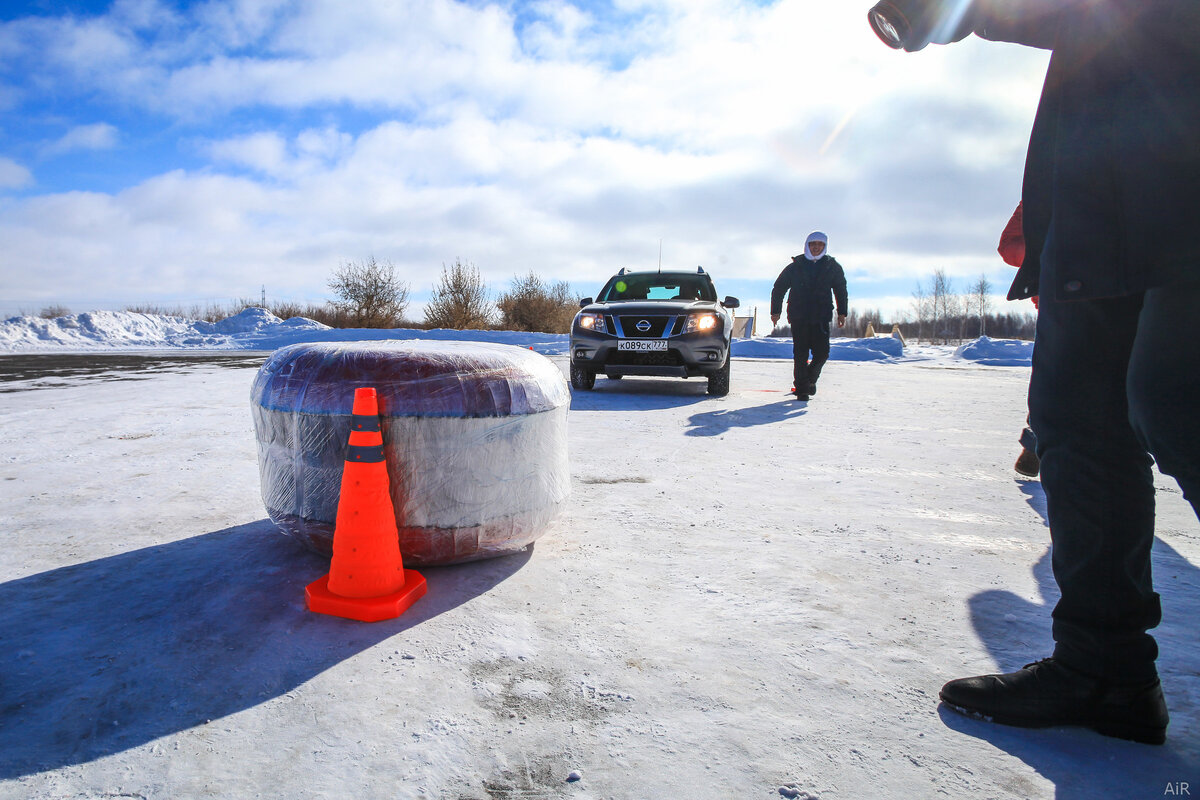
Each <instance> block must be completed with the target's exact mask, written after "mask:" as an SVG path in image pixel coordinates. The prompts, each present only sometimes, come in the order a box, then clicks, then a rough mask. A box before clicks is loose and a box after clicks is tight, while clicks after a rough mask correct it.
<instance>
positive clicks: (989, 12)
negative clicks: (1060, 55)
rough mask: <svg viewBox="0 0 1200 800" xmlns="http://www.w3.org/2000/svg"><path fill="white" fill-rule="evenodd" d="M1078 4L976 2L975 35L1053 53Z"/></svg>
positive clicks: (1055, 0)
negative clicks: (1060, 29) (1065, 22)
mask: <svg viewBox="0 0 1200 800" xmlns="http://www.w3.org/2000/svg"><path fill="white" fill-rule="evenodd" d="M1083 2H1087V0H1083ZM1079 5H1081V0H975V4H974V10H975V12H976V14H977V19H978V21H977V22H976V24H975V35H976V36H979V37H981V38H984V39H988V40H990V41H993V42H1012V43H1013V44H1023V45H1026V46H1027V47H1037V48H1040V49H1042V50H1051V49H1053V47H1054V41H1055V37H1056V36H1057V34H1058V27H1059V25H1060V24H1061V22H1062V19H1063V15H1064V14H1070V13H1073V11H1072V7H1073V6H1079Z"/></svg>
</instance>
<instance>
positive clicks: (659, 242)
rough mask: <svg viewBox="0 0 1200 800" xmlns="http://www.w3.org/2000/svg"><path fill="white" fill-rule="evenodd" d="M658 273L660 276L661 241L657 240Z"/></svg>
mask: <svg viewBox="0 0 1200 800" xmlns="http://www.w3.org/2000/svg"><path fill="white" fill-rule="evenodd" d="M658 271H659V274H662V239H659V240H658Z"/></svg>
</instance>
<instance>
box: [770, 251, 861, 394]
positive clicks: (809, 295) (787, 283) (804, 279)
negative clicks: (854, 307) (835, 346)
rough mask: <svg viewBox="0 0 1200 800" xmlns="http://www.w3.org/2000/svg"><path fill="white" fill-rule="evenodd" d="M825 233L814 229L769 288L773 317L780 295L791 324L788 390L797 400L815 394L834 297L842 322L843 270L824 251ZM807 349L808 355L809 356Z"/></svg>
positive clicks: (779, 308) (774, 318) (780, 304)
mask: <svg viewBox="0 0 1200 800" xmlns="http://www.w3.org/2000/svg"><path fill="white" fill-rule="evenodd" d="M828 247H829V237H827V236H826V235H825V234H824V233H821V232H820V231H813V232H812V233H810V234H809V235H808V239H807V240H805V242H804V252H803V253H802V254H801V255H798V256H795V257H794V258H793V259H792V263H790V264H788V265H787V266H786V267H784V268H783V272H781V273H779V277H778V278H776V279H775V287H774V288H773V289H772V290H771V322H772V323H777V322H779V316H780V312H782V311H783V296H784V295H787V298H788V303H787V319H788V324H789V325H790V326H791V328H792V378H793V384H792V392H793V393H794V394H795V395H796V397H797V398H798V399H800V400H807V399H808V398H809V397H810V396H811V395H813V394H816V391H817V379H818V378H820V377H821V368H822V367H824V366H825V362H826V361H828V360H829V330H830V321H831V320H832V318H833V311H834V302H835V301H836V302H837V326H838V327H839V328H841V327H843V326H844V325H845V324H846V305H847V300H846V273H845V272H843V271H842V265H841V264H839V263H838V262H837V259H836V258H834V257H833V256H831V255H829V253H828V252H827V250H828ZM810 354H811V356H812V359H811V360H809V355H810Z"/></svg>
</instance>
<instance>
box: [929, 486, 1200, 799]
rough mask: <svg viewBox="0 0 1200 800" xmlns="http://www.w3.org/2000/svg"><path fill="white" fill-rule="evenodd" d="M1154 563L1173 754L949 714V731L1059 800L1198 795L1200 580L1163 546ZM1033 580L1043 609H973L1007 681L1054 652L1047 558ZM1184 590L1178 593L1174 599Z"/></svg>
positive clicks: (1032, 495)
mask: <svg viewBox="0 0 1200 800" xmlns="http://www.w3.org/2000/svg"><path fill="white" fill-rule="evenodd" d="M1020 483H1021V484H1022V491H1024V492H1026V494H1027V495H1028V496H1029V503H1030V505H1031V506H1032V507H1033V508H1035V509H1037V510H1039V511H1040V513H1042V514H1043V517H1044V514H1045V497H1044V495H1042V493H1041V486H1040V484H1038V483H1037V482H1036V481H1021V482H1020ZM1035 486H1036V488H1035ZM1153 559H1154V562H1153V564H1154V573H1155V575H1156V581H1155V582H1156V584H1157V587H1158V589H1159V592H1160V593H1161V594H1162V602H1163V623H1162V624H1161V625H1160V626H1159V627H1158V629H1157V630H1156V631H1155V638H1157V639H1158V640H1159V643H1160V645H1161V647H1162V654H1161V656H1160V658H1159V662H1158V667H1159V672H1160V674H1161V675H1162V679H1163V690H1164V692H1165V693H1166V696H1167V706H1168V709H1169V710H1170V711H1171V726H1170V728H1168V730H1167V743H1166V745H1164V746H1162V747H1155V746H1151V745H1141V744H1136V743H1133V742H1125V741H1122V740H1119V739H1112V738H1108V737H1104V736H1101V735H1100V734H1098V733H1093V732H1092V731H1088V730H1084V729H1082V728H1049V729H1043V730H1027V729H1022V728H1013V727H1008V726H1004V725H994V724H991V723H988V722H982V721H979V720H975V719H971V718H969V717H965V716H963V715H961V714H958V713H956V712H954V711H951V710H950V709H948V708H946V707H945V706H941V707H940V708H939V714H940V715H941V718H942V721H943V722H944V723H945V725H946V726H947V727H948V728H951V729H952V730H955V731H958V732H960V733H963V734H965V735H968V736H973V737H975V738H978V739H981V740H983V741H986V742H988V743H990V744H991V745H993V746H995V747H997V748H999V749H1001V750H1003V751H1005V752H1007V753H1010V754H1012V755H1014V756H1016V757H1017V758H1020V759H1021V760H1022V761H1024V762H1025V763H1026V764H1028V765H1029V766H1031V767H1032V768H1034V769H1035V770H1037V771H1038V772H1039V773H1040V774H1041V775H1042V776H1043V777H1045V778H1046V779H1047V780H1049V781H1051V782H1052V783H1053V784H1054V786H1055V797H1056V798H1057V800H1092V799H1093V798H1096V797H1162V796H1170V795H1171V794H1176V795H1178V794H1179V792H1180V789H1181V784H1190V787H1192V788H1195V789H1200V742H1198V740H1200V703H1198V702H1197V700H1200V697H1198V696H1197V690H1198V689H1200V687H1198V686H1197V675H1198V674H1200V673H1198V672H1197V666H1196V665H1197V664H1200V637H1197V635H1196V631H1195V626H1194V621H1195V620H1196V619H1197V618H1200V601H1197V600H1196V598H1197V597H1198V596H1200V595H1198V594H1197V592H1196V589H1195V586H1196V584H1197V583H1200V570H1197V568H1196V567H1195V566H1194V565H1192V564H1191V563H1190V562H1188V560H1187V559H1186V558H1184V557H1183V556H1181V555H1180V554H1179V553H1178V552H1176V551H1175V550H1174V549H1173V548H1172V547H1170V546H1169V545H1167V544H1166V543H1164V542H1163V541H1162V540H1161V539H1156V540H1155V543H1154V555H1153ZM1033 575H1034V578H1035V579H1036V581H1037V585H1038V590H1039V594H1040V602H1037V601H1033V602H1031V601H1029V600H1027V599H1025V598H1024V597H1021V596H1019V595H1017V594H1014V593H1013V592H1009V591H1003V590H989V591H985V592H980V593H979V594H976V595H975V596H973V597H972V598H971V599H970V611H971V622H972V624H973V625H974V627H975V631H976V633H977V634H978V636H979V638H980V640H981V641H982V642H983V644H984V646H985V647H986V648H987V650H988V652H989V654H990V655H991V657H992V659H993V660H994V661H995V663H996V665H997V668H998V670H999V671H1000V672H1010V671H1013V670H1016V669H1020V668H1021V667H1022V666H1024V665H1025V664H1027V663H1029V662H1032V661H1036V660H1038V659H1040V658H1043V657H1045V656H1048V655H1050V654H1051V653H1052V652H1053V649H1054V643H1053V641H1052V639H1051V636H1050V622H1051V618H1050V613H1051V611H1052V610H1053V609H1054V605H1055V603H1056V602H1057V601H1058V597H1059V592H1058V586H1057V584H1056V583H1055V581H1054V575H1053V571H1052V567H1051V554H1050V550H1049V549H1047V550H1046V552H1045V554H1043V556H1042V557H1041V558H1040V559H1038V561H1037V563H1036V564H1034V566H1033ZM1176 586H1177V587H1179V589H1180V591H1178V592H1176V591H1172V589H1173V588H1174V587H1176ZM1185 587H1186V588H1185Z"/></svg>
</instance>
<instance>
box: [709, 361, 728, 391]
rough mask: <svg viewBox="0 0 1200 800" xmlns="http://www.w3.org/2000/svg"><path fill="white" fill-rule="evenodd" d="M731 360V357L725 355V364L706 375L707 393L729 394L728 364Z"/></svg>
mask: <svg viewBox="0 0 1200 800" xmlns="http://www.w3.org/2000/svg"><path fill="white" fill-rule="evenodd" d="M732 362H733V359H732V358H730V357H729V356H725V366H723V367H721V369H720V370H718V371H717V372H714V373H713V374H711V375H709V376H708V393H709V394H711V395H712V396H713V397H724V396H725V395H727V394H729V365H730V364H731V363H732Z"/></svg>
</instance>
